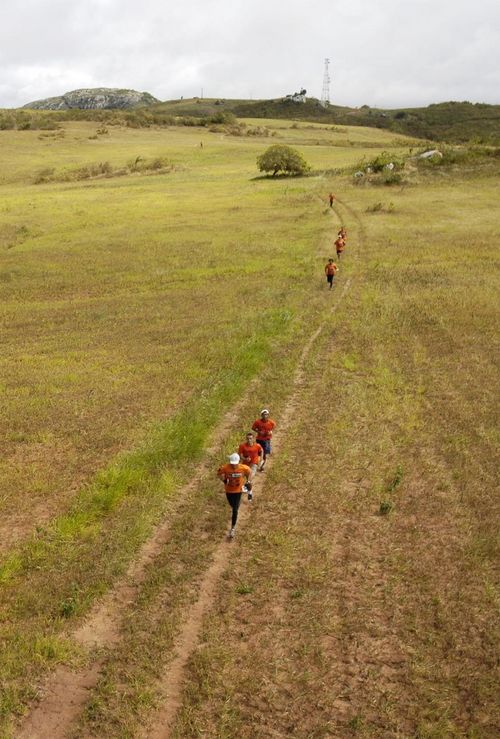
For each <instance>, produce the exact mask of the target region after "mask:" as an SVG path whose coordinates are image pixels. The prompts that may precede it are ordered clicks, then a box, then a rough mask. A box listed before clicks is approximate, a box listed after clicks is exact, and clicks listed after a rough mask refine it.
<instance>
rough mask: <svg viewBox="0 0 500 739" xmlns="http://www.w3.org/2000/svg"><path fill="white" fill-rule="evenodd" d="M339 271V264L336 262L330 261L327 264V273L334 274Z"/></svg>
mask: <svg viewBox="0 0 500 739" xmlns="http://www.w3.org/2000/svg"><path fill="white" fill-rule="evenodd" d="M336 271H337V265H336V264H335V262H332V263H331V264H330V262H328V264H326V265H325V275H334V274H335V272H336Z"/></svg>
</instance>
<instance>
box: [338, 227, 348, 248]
mask: <svg viewBox="0 0 500 739" xmlns="http://www.w3.org/2000/svg"><path fill="white" fill-rule="evenodd" d="M337 236H338V237H339V238H341V239H342V240H343V242H344V244H345V242H346V239H347V232H346V230H345V228H344V227H343V226H341V228H340V231H339V232H338V234H337Z"/></svg>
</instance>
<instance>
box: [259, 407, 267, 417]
mask: <svg viewBox="0 0 500 739" xmlns="http://www.w3.org/2000/svg"><path fill="white" fill-rule="evenodd" d="M263 413H267V415H269V411H268V410H267V408H263V409H262V410H261V412H260V415H261V416H262V414H263Z"/></svg>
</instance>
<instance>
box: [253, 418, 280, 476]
mask: <svg viewBox="0 0 500 739" xmlns="http://www.w3.org/2000/svg"><path fill="white" fill-rule="evenodd" d="M275 426H276V423H275V422H274V421H273V419H272V418H269V411H268V410H267V408H264V409H263V410H261V412H260V418H258V419H257V420H256V421H254V423H253V425H252V429H253V430H254V431H256V432H257V444H260V445H261V447H262V451H263V452H264V456H263V459H262V462H261V463H260V465H259V466H258V468H257V469H258V470H259V471H260V472H264V465H265V464H266V460H267V458H268V456H269V455H270V454H271V437H272V435H273V429H274V428H275Z"/></svg>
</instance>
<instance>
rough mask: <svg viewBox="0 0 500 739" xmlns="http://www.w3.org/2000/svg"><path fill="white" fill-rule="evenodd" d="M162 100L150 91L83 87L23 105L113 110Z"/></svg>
mask: <svg viewBox="0 0 500 739" xmlns="http://www.w3.org/2000/svg"><path fill="white" fill-rule="evenodd" d="M159 102H160V101H159V100H158V99H157V98H155V97H154V96H153V95H151V94H150V93H149V92H137V90H127V89H120V88H115V87H94V88H82V89H79V90H72V91H71V92H65V93H64V94H63V95H59V96H56V97H50V98H43V99H42V100H34V101H32V102H31V103H27V104H26V105H23V108H29V109H31V110H71V109H73V108H78V109H80V110H113V109H116V108H117V109H127V108H137V107H140V106H143V105H153V104H155V103H159Z"/></svg>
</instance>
